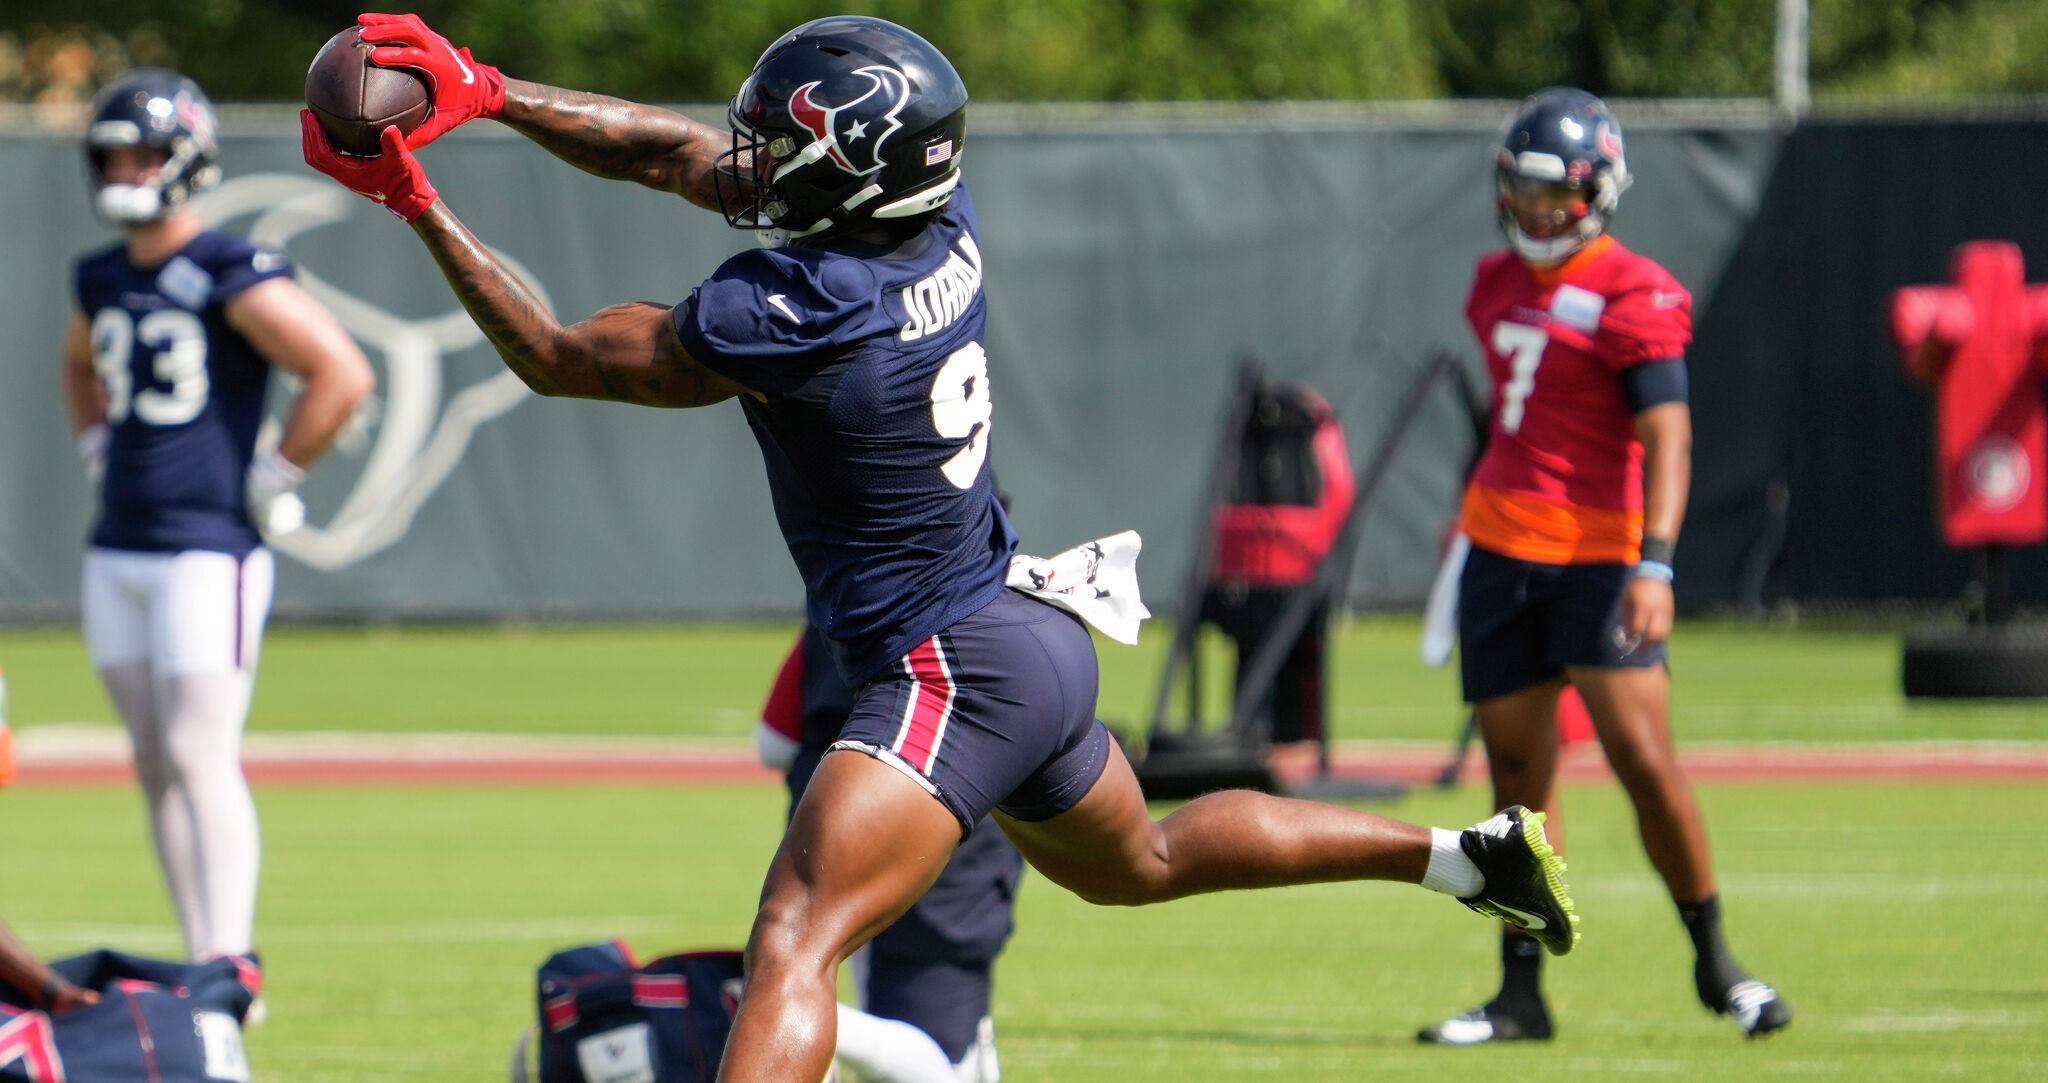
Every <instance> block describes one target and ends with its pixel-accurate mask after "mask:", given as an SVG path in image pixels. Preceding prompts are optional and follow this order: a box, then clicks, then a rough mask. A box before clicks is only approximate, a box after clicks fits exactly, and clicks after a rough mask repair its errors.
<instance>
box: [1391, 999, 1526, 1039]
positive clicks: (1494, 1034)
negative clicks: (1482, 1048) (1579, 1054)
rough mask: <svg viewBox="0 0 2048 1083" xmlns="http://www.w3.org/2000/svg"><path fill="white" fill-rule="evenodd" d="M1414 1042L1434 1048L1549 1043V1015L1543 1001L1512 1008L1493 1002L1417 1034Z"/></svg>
mask: <svg viewBox="0 0 2048 1083" xmlns="http://www.w3.org/2000/svg"><path fill="white" fill-rule="evenodd" d="M1415 1040H1416V1041H1418V1042H1428V1043H1430V1044H1432V1045H1479V1044H1481V1043H1484V1042H1547V1041H1549V1040H1550V1012H1549V1011H1548V1010H1546V1009H1545V1008H1544V1007H1543V1002H1542V1001H1540V1000H1539V1001H1536V1002H1534V1005H1533V1006H1532V1007H1514V1008H1510V1007H1509V1006H1508V1005H1506V1004H1504V1003H1502V1002H1501V1001H1498V1000H1496V1001H1494V1002H1493V1003H1491V1004H1486V1005H1483V1006H1481V1007H1477V1008H1474V1009H1472V1010H1471V1011H1469V1012H1466V1013H1465V1014H1463V1015H1457V1016H1452V1017H1451V1018H1449V1019H1446V1020H1444V1021H1443V1022H1441V1023H1438V1024H1437V1025H1436V1026H1433V1027H1424V1028H1422V1029H1421V1030H1419V1031H1416V1032H1415Z"/></svg>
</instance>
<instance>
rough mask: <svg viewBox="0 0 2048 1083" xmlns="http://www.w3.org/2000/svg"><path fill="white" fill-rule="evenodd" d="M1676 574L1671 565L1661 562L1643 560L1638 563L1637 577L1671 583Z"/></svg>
mask: <svg viewBox="0 0 2048 1083" xmlns="http://www.w3.org/2000/svg"><path fill="white" fill-rule="evenodd" d="M1675 574H1676V573H1674V572H1673V571H1672V570H1671V565H1669V564H1666V563H1664V562H1663V561H1661V560H1642V561H1637V562H1636V575H1637V576H1638V577H1639V578H1643V579H1655V580H1658V581H1660V582H1664V583H1669V582H1671V580H1672V578H1673V576H1674V575H1675Z"/></svg>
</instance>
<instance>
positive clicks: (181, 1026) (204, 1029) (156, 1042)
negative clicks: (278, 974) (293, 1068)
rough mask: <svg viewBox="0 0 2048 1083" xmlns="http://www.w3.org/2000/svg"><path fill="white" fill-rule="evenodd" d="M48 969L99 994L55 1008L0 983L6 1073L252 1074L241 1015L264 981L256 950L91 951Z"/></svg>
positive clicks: (243, 1082) (202, 1080)
mask: <svg viewBox="0 0 2048 1083" xmlns="http://www.w3.org/2000/svg"><path fill="white" fill-rule="evenodd" d="M50 967H51V969H53V970H55V971H56V972H57V973H59V974H62V975H63V976H64V977H65V979H66V980H67V981H70V982H72V983H73V984H75V985H77V986H79V987H80V988H83V989H91V990H93V991H94V992H96V993H98V994H99V995H100V1001H99V1003H98V1004H92V1005H87V1006H85V1007H79V1008H72V1009H70V1010H68V1011H64V1012H59V1013H57V1014H56V1015H50V1014H48V1013H45V1012H42V1011H37V1010H34V1009H33V1008H32V1006H31V1004H30V1002H29V1001H28V1000H27V999H26V998H25V997H22V996H21V995H19V994H17V993H15V992H14V991H13V990H10V989H5V988H0V1080H4V1081H8V1083H249V1062H248V1060H247V1058H246V1057H244V1056H243V1053H242V1019H243V1017H244V1016H246V1015H247V1014H248V1012H249V1003H250V1002H251V1001H252V1000H254V999H255V997H256V990H257V989H258V988H260V986H261V980H262V979H261V972H260V971H259V970H258V969H257V966H256V962H255V959H254V958H253V957H248V956H244V957H239V958H236V957H223V958H219V959H214V960H211V961H209V962H204V963H182V962H169V961H166V960H161V959H145V958H143V957H141V956H137V955H126V954H123V953H121V952H117V951H104V950H102V951H94V952H88V953H86V954H84V955H75V956H72V957H71V958H69V959H58V960H56V961H55V962H52V963H51V964H50Z"/></svg>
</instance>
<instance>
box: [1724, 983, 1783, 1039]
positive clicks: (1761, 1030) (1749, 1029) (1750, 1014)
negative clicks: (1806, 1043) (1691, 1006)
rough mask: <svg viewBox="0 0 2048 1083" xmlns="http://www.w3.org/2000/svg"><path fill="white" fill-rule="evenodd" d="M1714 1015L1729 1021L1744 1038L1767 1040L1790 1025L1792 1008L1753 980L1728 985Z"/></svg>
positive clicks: (1773, 990) (1774, 991) (1771, 990)
mask: <svg viewBox="0 0 2048 1083" xmlns="http://www.w3.org/2000/svg"><path fill="white" fill-rule="evenodd" d="M1714 1014H1716V1015H1725V1016H1727V1017H1729V1018H1730V1019H1733V1020H1734V1021H1735V1025H1736V1026H1738V1027H1741V1028H1742V1036H1743V1037H1745V1038H1768V1037H1770V1036H1771V1035H1773V1034H1776V1033H1777V1032H1778V1031H1781V1030H1784V1029H1785V1028H1786V1027H1789V1026H1791V1025H1792V1006H1791V1005H1790V1004H1787V1003H1785V1001H1784V999H1783V998H1781V997H1779V996H1778V991H1777V990H1776V989H1773V988H1771V987H1770V986H1768V985H1765V984H1764V983H1763V982H1760V981H1758V980H1756V979H1755V978H1747V979H1744V980H1742V981H1739V982H1736V983H1735V984H1734V985H1732V986H1729V987H1728V991H1727V992H1726V993H1724V994H1722V996H1721V1003H1720V1005H1719V1006H1718V1007H1716V1008H1715V1009H1714Z"/></svg>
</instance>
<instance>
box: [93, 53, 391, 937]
mask: <svg viewBox="0 0 2048 1083" xmlns="http://www.w3.org/2000/svg"><path fill="white" fill-rule="evenodd" d="M216 128H217V124H216V121H215V117H214V112H213V107H212V105H211V104H209V103H208V101H207V99H206V95H205V94H204V93H203V92H202V91H201V90H200V89H199V86H198V84H196V83H194V82H193V81H192V80H190V79H187V78H185V77H184V76H182V75H179V74H178V73H176V72H171V71H165V70H162V69H158V68H141V69H137V70H135V71H131V72H128V73H127V74H125V75H122V76H121V77H119V78H118V79H116V80H115V81H114V82H112V83H110V84H108V85H107V87H106V88H105V89H103V90H102V91H101V92H100V94H99V96H98V98H97V99H96V100H95V101H94V103H93V107H92V120H91V127H90V128H89V129H88V130H87V134H86V140H85V150H86V159H87V164H88V167H89V170H90V174H91V177H92V185H93V204H94V207H95V209H96V210H97V211H98V212H99V214H100V216H101V217H102V218H103V219H105V220H107V221H108V222H109V223H111V224H114V225H116V226H118V227H119V228H120V229H121V234H122V239H121V242H120V243H118V244H115V245H113V246H111V247H109V248H106V249H103V250H100V251H97V252H92V253H89V254H87V255H86V256H84V257H82V258H81V259H80V260H79V261H78V265H77V269H76V281H75V285H76V298H77V307H75V308H74V309H73V310H72V312H71V318H70V324H69V326H68V327H67V328H66V329H65V332H64V347H63V388H64V398H65V403H66V405H67V407H68V408H69V410H70V414H71V423H72V427H73V430H74V431H75V432H76V434H77V438H78V449H79V453H80V454H81V455H82V456H83V457H84V459H85V463H86V467H87V471H88V473H89V475H90V476H91V478H92V479H93V481H94V482H95V485H96V488H97V490H98V497H99V516H98V520H97V522H96V523H95V524H94V525H93V528H92V536H91V541H90V544H89V547H88V548H87V550H86V554H85V568H84V576H83V591H82V600H81V612H82V616H83V622H84V626H85V638H86V644H87V647H88V649H89V650H90V653H91V655H92V661H93V666H94V667H95V668H96V669H98V670H99V673H100V676H101V678H102V680H104V682H105V683H106V687H107V693H108V695H109V697H110V698H112V700H113V702H114V706H115V709H116V710H117V711H119V713H120V715H121V719H122V721H123V722H124V723H125V724H126V726H127V729H128V734H129V737H130V738H131V739H132V741H133V742H134V747H135V769H136V770H135V773H136V776H137V777H138V778H139V779H140V781H141V783H142V789H143V794H144V797H145V799H146V803H147V805H148V811H149V819H150V826H151V828H152V831H153V834H154V836H155V840H156V848H157V856H158V858H159V859H160V860H161V862H162V865H163V871H164V878H165V880H166V882H167V883H168V885H169V888H170V895H171V900H172V903H173V904H174V906H175V908H176V910H177V913H178V921H179V923H180V925H181V927H182V929H183V932H184V936H185V945H186V948H187V950H188V951H190V952H191V954H192V957H193V958H194V959H204V958H208V957H212V956H215V955H244V954H248V953H249V951H250V939H251V935H252V929H253V925H254V922H255V914H256V880H257V864H258V854H259V844H258V837H257V825H256V809H255V805H254V803H253V802H252V801H251V799H250V796H249V787H248V784H247V783H246V782H245V781H244V779H243V777H242V765H241V735H242V728H243V724H244V722H245V721H246V719H247V716H248V710H249V697H250V693H251V690H252V688H253V685H254V681H255V675H256V655H257V648H258V646H259V644H260V642H261V639H262V634H263V622H264V619H265V618H266V617H267V616H268V614H269V611H270V594H271V586H272V582H273V577H274V570H273V566H272V563H271V556H270V552H269V550H268V549H266V548H264V545H263V535H262V532H261V529H260V528H270V527H276V528H279V529H291V528H293V527H294V526H295V525H296V523H295V522H293V521H292V519H293V514H292V513H294V512H297V513H298V514H299V515H300V516H302V515H303V506H302V505H299V504H298V503H297V501H298V498H297V496H296V495H295V494H294V493H293V492H292V489H293V488H294V487H295V486H296V485H297V484H298V482H299V479H300V478H301V477H303V476H304V471H305V469H306V468H307V467H308V466H311V465H312V464H313V461H314V460H315V459H317V458H319V456H320V454H321V453H322V452H324V451H326V450H327V447H328V445H329V444H330V443H331V442H332V441H333V439H334V436H335V433H336V431H337V430H339V429H340V427H341V425H342V423H343V422H344V421H346V420H347V419H348V417H349V415H350V414H351V413H352V412H353V411H354V410H355V408H356V404H357V403H358V402H359V401H361V400H362V398H363V396H364V395H366V394H368V393H369V391H370V387H371V384H372V376H371V371H370V365H369V362H368V361H367V360H366V359H365V358H364V357H363V353H362V351H361V350H360V349H358V348H357V347H356V344H355V342H354V341H353V340H351V339H350V338H349V337H348V334H347V333H346V332H345V331H343V330H342V328H341V325H340V324H339V323H337V322H336V321H335V320H334V318H333V317H332V316H331V315H329V314H328V312H327V310H326V309H324V308H322V307H321V306H320V305H319V304H318V303H317V302H315V301H314V300H313V299H312V298H311V297H309V296H308V295H307V294H306V292H305V291H304V290H302V289H300V288H299V286H298V284H297V283H295V282H293V281H292V277H291V276H292V268H291V264H290V262H289V261H288V260H287V259H286V258H285V257H284V256H283V254H281V253H278V252H273V251H270V250H267V249H263V248H258V247H256V246H254V245H251V244H250V243H249V242H248V241H246V240H244V239H243V238H240V237H236V236H231V235H229V234H225V233H216V232H212V231H209V230H207V229H206V228H205V227H204V225H203V223H201V221H200V219H199V215H198V213H197V212H196V211H194V210H193V209H192V206H191V203H190V198H191V197H192V196H193V195H194V194H195V193H197V192H199V191H201V190H203V189H205V188H206V187H208V186H210V185H212V184H213V183H215V182H216V181H217V180H218V179H219V176H220V167H219V166H218V165H217V164H216V163H215V157H216V148H217V144H216V138H215V132H216ZM273 365H276V366H281V367H283V368H284V369H285V370H286V371H288V372H290V373H291V374H292V375H294V376H295V377H297V378H298V379H299V380H300V381H301V382H302V383H303V390H302V391H301V392H300V394H299V396H298V399H297V403H296V405H295V407H294V409H293V410H292V412H291V415H290V418H289V420H288V422H287V424H286V425H285V426H284V432H283V437H282V439H281V440H280V441H279V442H278V444H277V446H276V447H274V448H270V449H268V450H266V451H264V452H263V453H262V454H260V455H259V454H258V453H257V449H256V433H257V429H258V427H259V425H260V424H261V422H262V420H263V406H264V397H265V394H266V392H267V391H268V389H269V380H270V371H271V367H272V366H273Z"/></svg>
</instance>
